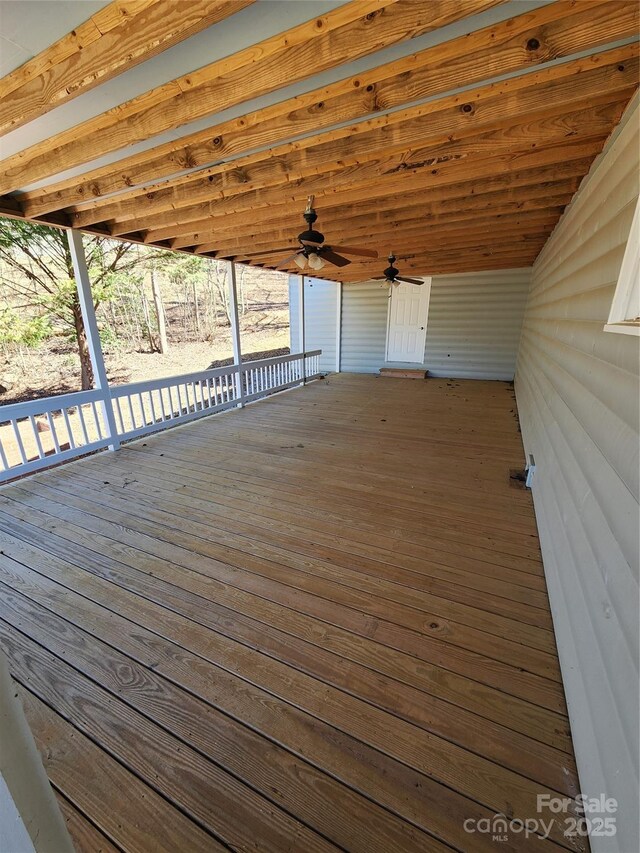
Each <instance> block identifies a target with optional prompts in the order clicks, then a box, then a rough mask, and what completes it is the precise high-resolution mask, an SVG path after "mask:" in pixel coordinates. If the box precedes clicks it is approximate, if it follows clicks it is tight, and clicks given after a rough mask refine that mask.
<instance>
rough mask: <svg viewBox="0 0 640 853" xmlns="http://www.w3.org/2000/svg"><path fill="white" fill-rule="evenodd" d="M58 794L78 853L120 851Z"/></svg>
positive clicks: (61, 809) (116, 852)
mask: <svg viewBox="0 0 640 853" xmlns="http://www.w3.org/2000/svg"><path fill="white" fill-rule="evenodd" d="M29 698H30V697H29ZM28 701H29V700H27V702H28ZM36 701H37V700H36ZM56 794H57V801H58V806H59V807H60V811H61V812H62V817H63V818H64V822H65V824H66V827H67V831H68V832H69V835H70V836H71V841H72V842H73V846H74V847H75V849H76V851H77V853H118V850H119V848H117V847H116V846H115V845H114V844H112V843H111V841H109V839H108V838H107V837H106V835H103V833H102V832H101V831H100V830H99V829H98V828H97V827H96V826H94V824H93V823H92V822H91V821H90V820H89V819H88V818H87V817H86V816H85V815H84V814H82V812H80V811H79V810H78V809H77V808H76V807H75V806H74V805H73V803H71V802H70V800H68V799H67V798H66V797H65V796H64V795H63V794H61V793H60V792H59V791H57V792H56Z"/></svg>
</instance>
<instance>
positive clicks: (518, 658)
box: [0, 374, 582, 853]
mask: <svg viewBox="0 0 640 853" xmlns="http://www.w3.org/2000/svg"><path fill="white" fill-rule="evenodd" d="M522 464H523V451H522V445H521V441H520V435H519V432H518V423H517V416H516V405H515V400H514V396H513V392H512V389H511V387H510V386H509V384H507V383H499V382H495V383H491V382H473V381H457V380H450V381H447V380H441V379H427V380H426V381H412V380H402V379H389V378H377V377H373V376H367V375H353V374H341V375H338V376H331V377H329V378H328V379H325V380H321V381H318V382H314V383H312V384H310V385H309V386H307V387H306V388H304V389H299V390H295V391H291V392H288V393H284V394H279V395H277V396H274V397H272V398H270V399H268V400H266V401H263V402H259V403H257V404H255V405H251V406H249V407H247V408H246V409H244V410H242V411H236V412H232V413H227V414H224V415H219V416H214V417H209V418H206V419H203V420H201V421H197V422H194V423H191V424H189V425H187V426H184V427H181V428H176V429H173V430H168V431H167V432H165V433H162V434H159V435H157V436H155V437H151V438H146V439H143V440H141V441H138V442H135V443H132V444H130V445H127V446H126V447H124V448H123V449H122V450H120V451H118V452H117V453H115V454H109V453H103V454H100V455H97V456H94V457H92V458H88V459H83V460H80V461H79V462H77V463H74V464H70V465H67V466H64V467H61V468H58V469H55V470H52V471H49V472H45V473H43V474H40V475H37V476H34V477H31V478H28V479H26V480H23V481H21V482H18V483H16V484H13V485H10V486H7V487H5V488H4V489H2V490H1V491H0V552H1V553H0V617H1V619H0V643H1V644H2V646H3V648H4V650H5V652H6V653H7V654H8V656H9V661H10V667H11V671H12V673H13V675H14V677H15V679H16V680H17V682H18V685H19V687H18V689H19V692H20V694H21V696H22V698H23V701H24V706H25V710H26V713H27V717H28V720H29V723H30V725H31V727H32V730H33V733H34V736H35V739H36V742H37V744H38V747H39V749H40V751H41V754H42V756H43V760H44V763H45V767H46V770H47V772H48V774H49V778H50V780H51V782H52V784H53V786H54V788H55V790H56V793H57V795H58V798H59V801H60V803H61V806H62V810H63V813H64V815H65V817H66V819H67V821H68V825H69V828H70V831H71V834H72V836H73V838H74V841H75V843H76V845H77V847H78V849H80V850H89V851H92V853H93V851H96V850H105V851H111V850H114V849H120V850H126V851H133V850H137V851H154V853H155V851H162V850H166V851H173V853H175V851H200V850H207V851H211V850H218V849H220V850H222V849H228V848H230V849H233V850H248V849H251V850H272V851H278V852H280V851H305V853H308V851H315V850H318V851H319V850H334V849H343V850H349V851H372V850H375V851H384V853H390V851H405V850H406V851H409V850H420V851H425V850H426V851H444V850H449V849H451V848H453V849H457V850H463V851H469V850H473V851H476V850H485V849H486V850H489V849H492V850H501V851H507V850H523V849H526V850H537V849H540V848H543V849H544V850H553V849H560V848H561V847H567V848H569V849H582V845H581V842H580V841H579V839H578V840H576V839H573V838H571V837H565V835H564V834H563V831H562V830H563V826H562V824H561V822H560V821H557V822H556V825H555V826H554V828H553V829H552V831H551V837H550V838H548V839H546V840H545V839H542V838H541V837H539V836H537V835H534V836H532V837H531V838H530V839H529V840H528V841H526V842H525V840H524V836H523V834H522V833H521V832H518V831H516V830H514V828H513V826H515V825H513V826H512V828H511V829H510V830H509V832H508V837H507V838H506V839H505V840H503V841H501V842H496V841H494V840H493V839H492V836H491V834H489V833H487V832H481V831H478V830H477V828H478V826H482V824H478V823H477V821H478V820H480V819H481V818H491V817H492V815H494V813H496V812H499V813H503V814H504V815H506V817H507V818H508V819H512V818H515V819H518V818H519V819H522V820H525V819H527V818H529V819H530V818H536V817H540V815H539V814H538V813H537V811H536V795H537V794H541V793H554V792H556V793H558V794H562V795H567V794H569V795H573V794H575V793H576V791H577V778H576V771H575V764H574V759H573V755H572V746H571V740H570V732H569V725H568V721H567V716H566V709H565V704H564V699H563V691H562V683H561V678H560V672H559V667H558V660H557V655H556V649H555V642H554V635H553V630H552V623H551V616H550V612H549V606H548V600H547V593H546V588H545V582H544V576H543V570H542V565H541V561H540V553H539V548H538V539H537V533H536V524H535V518H534V513H533V508H532V501H531V496H530V494H529V493H528V492H527V491H525V490H524V489H522V488H520V487H518V484H514V482H513V481H511V480H510V477H509V471H510V469H513V468H520V467H522ZM465 822H466V823H465ZM473 829H476V831H475V832H472V831H470V830H473Z"/></svg>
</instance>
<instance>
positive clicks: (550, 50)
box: [24, 3, 637, 215]
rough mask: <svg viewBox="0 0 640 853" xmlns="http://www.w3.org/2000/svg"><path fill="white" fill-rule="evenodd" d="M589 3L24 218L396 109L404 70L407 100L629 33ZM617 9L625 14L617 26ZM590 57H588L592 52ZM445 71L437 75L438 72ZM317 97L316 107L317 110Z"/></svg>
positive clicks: (109, 178) (194, 147)
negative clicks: (588, 11) (531, 47)
mask: <svg viewBox="0 0 640 853" xmlns="http://www.w3.org/2000/svg"><path fill="white" fill-rule="evenodd" d="M590 9H593V12H594V15H595V18H594V19H593V20H591V19H590V16H589V17H588V16H586V15H584V14H583V13H582V12H580V13H578V14H577V16H576V7H575V6H574V5H572V4H570V3H554V4H551V5H550V6H545V7H543V8H541V9H536V10H534V11H533V12H529V13H526V14H525V15H520V16H518V17H516V18H513V19H511V20H509V21H506V22H503V23H500V24H497V25H496V26H493V27H487V28H485V29H483V30H481V31H479V32H477V33H473V34H471V35H465V36H464V37H463V38H461V39H455V40H453V41H451V42H449V43H447V44H445V45H437V46H434V47H433V48H430V49H429V50H427V51H423V52H422V53H421V54H417V55H414V56H413V57H411V58H409V59H408V60H405V59H402V60H399V61H396V62H393V63H389V64H387V65H384V66H382V67H381V68H379V69H374V70H372V71H369V72H367V73H366V74H364V75H358V76H357V77H352V78H348V79H345V80H343V81H340V82H338V83H334V84H332V85H331V86H329V87H327V88H325V89H323V90H315V91H313V92H310V93H308V94H305V95H301V96H298V97H297V98H295V99H291V100H288V101H284V102H283V103H281V104H277V105H274V106H272V107H268V108H265V109H263V110H260V111H257V112H254V113H250V114H248V115H245V116H243V117H242V119H241V120H234V121H231V122H227V123H224V124H220V125H217V126H216V127H215V128H214V130H213V131H212V130H211V129H207V130H206V131H202V132H199V133H196V134H191V135H189V136H187V137H185V138H184V139H182V140H179V141H177V142H171V143H167V144H165V145H163V146H159V147H157V148H155V149H153V150H152V151H145V152H144V153H143V154H140V155H136V156H133V157H128V158H125V159H123V160H120V161H119V162H118V163H117V164H116V165H115V166H112V165H110V166H106V167H103V168H101V169H97V170H92V171H91V172H89V173H87V174H86V175H85V176H83V177H82V178H81V179H77V178H74V179H70V180H67V181H62V182H58V183H56V184H54V185H53V186H52V187H49V188H46V189H45V190H43V191H38V192H35V193H30V194H28V195H27V196H26V197H25V199H24V200H25V203H26V204H27V206H29V207H31V215H39V214H41V213H44V212H49V211H51V210H55V209H59V208H62V207H66V206H69V205H70V204H73V203H78V202H80V201H82V200H84V199H87V198H94V197H99V196H106V195H107V194H109V193H113V192H118V191H125V190H127V189H128V188H129V187H131V186H135V185H137V184H145V183H149V182H151V181H155V180H158V179H159V178H162V177H165V176H168V175H170V174H172V173H174V172H175V171H176V168H177V167H178V168H184V167H185V166H186V165H188V166H204V165H206V164H208V163H211V162H212V161H213V160H215V159H216V158H218V157H221V156H225V157H228V156H238V155H240V154H242V153H243V152H246V151H248V150H250V149H251V148H255V147H257V146H263V145H270V144H274V143H276V142H278V141H280V140H282V139H286V138H287V137H290V136H291V135H298V134H303V133H307V132H309V131H316V132H317V131H318V130H320V129H322V128H325V127H328V126H330V125H331V124H335V123H339V122H347V121H353V120H355V119H357V118H360V117H362V116H364V115H367V114H368V113H371V112H375V110H376V107H377V108H380V107H381V106H382V107H385V108H388V107H391V106H398V105H400V104H402V103H406V101H407V94H408V93H407V83H406V79H407V71H410V74H411V98H412V99H414V100H418V99H419V98H420V97H421V96H424V95H426V94H428V95H433V94H438V93H440V92H444V91H446V90H447V89H451V88H453V87H454V86H455V85H469V84H471V83H479V82H481V81H482V80H485V79H487V77H489V76H492V75H498V74H504V73H506V72H509V71H516V70H519V69H523V68H529V67H531V66H532V65H534V66H535V65H536V64H537V63H540V62H543V61H545V60H547V59H549V58H551V57H554V58H555V57H561V56H568V55H570V54H572V53H577V52H579V51H580V50H583V49H585V48H588V47H592V46H595V45H596V44H602V43H605V42H606V41H607V40H609V41H610V40H613V39H615V38H621V37H623V36H624V35H625V34H626V35H629V34H632V33H635V31H636V30H637V24H636V23H635V20H634V18H633V15H634V10H633V9H632V8H631V5H630V4H619V5H618V7H617V8H615V9H614V8H613V6H607V5H606V4H600V5H599V6H593V5H591V6H590ZM620 15H622V16H623V17H628V18H629V20H628V21H627V22H626V23H624V22H623V21H622V20H621V18H620ZM607 19H608V20H607ZM532 39H537V41H538V43H539V44H540V45H541V47H540V48H538V49H537V50H536V51H529V50H523V49H522V45H527V44H528V43H531V40H532ZM591 61H595V62H597V59H594V58H593V57H592V58H591ZM444 68H447V74H446V75H442V74H441V73H439V71H438V69H444ZM318 103H321V104H322V108H321V109H318V107H317V105H318ZM212 140H213V143H212Z"/></svg>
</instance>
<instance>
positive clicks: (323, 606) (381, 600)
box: [6, 499, 559, 681]
mask: <svg viewBox="0 0 640 853" xmlns="http://www.w3.org/2000/svg"><path fill="white" fill-rule="evenodd" d="M29 508H30V512H31V513H35V515H36V517H38V518H39V519H40V523H41V524H42V526H43V527H44V528H45V529H49V530H50V529H52V528H53V529H55V527H56V524H57V522H56V520H55V517H54V518H52V519H51V521H48V520H47V519H46V518H45V517H44V514H43V513H42V510H41V508H40V507H39V506H38V505H37V502H36V500H35V499H32V502H31V503H30V504H29ZM101 510H102V512H103V514H104V515H106V516H108V517H117V516H116V515H114V512H113V511H108V510H106V508H104V506H103V507H101ZM6 511H7V512H9V513H10V514H12V515H15V516H16V517H18V518H22V519H23V520H24V519H25V518H28V517H29V511H27V512H22V511H21V510H20V509H19V508H18V507H17V505H16V506H15V507H14V506H10V507H7V509H6ZM59 515H60V516H61V517H62V518H63V519H64V520H65V527H64V537H65V539H66V540H68V542H76V543H77V544H79V545H84V546H87V547H90V544H91V540H92V538H93V540H94V541H103V542H104V543H105V545H108V544H109V543H108V541H107V540H108V539H110V538H111V537H110V536H109V533H113V531H112V530H111V528H110V526H109V524H108V523H106V522H101V521H100V520H99V519H97V518H94V517H93V516H84V517H82V515H81V513H77V516H80V517H76V516H74V513H73V511H72V510H63V509H60V510H59ZM73 519H75V522H74V521H73ZM122 523H124V522H123V521H121V522H120V524H122ZM80 524H82V525H83V526H82V527H80ZM156 526H157V525H156ZM152 527H153V524H152V523H151V522H149V521H145V520H143V519H141V518H138V517H136V518H133V519H132V520H131V522H130V531H131V532H129V530H124V531H123V532H122V534H120V536H119V540H120V541H122V543H124V544H126V545H131V546H133V547H136V544H135V543H136V542H138V543H139V542H141V541H143V542H144V543H145V549H146V550H147V552H148V553H150V554H153V555H155V556H156V557H161V558H162V557H163V556H166V557H169V556H170V557H171V559H173V561H174V562H175V563H176V565H178V566H184V567H185V568H189V569H194V568H195V569H196V571H197V566H198V565H200V566H201V572H207V573H208V574H211V576H212V577H214V578H215V579H216V580H218V581H221V582H225V579H228V580H231V579H233V580H234V582H235V583H236V584H239V585H241V587H242V588H243V589H247V590H248V591H253V592H257V593H258V594H261V595H263V596H264V597H266V598H269V599H270V600H273V601H277V602H279V603H287V602H291V601H295V602H296V603H298V602H299V604H298V606H299V607H304V609H305V612H308V613H310V614H311V615H314V614H316V615H318V614H319V615H321V618H323V619H325V621H330V622H334V623H335V622H336V620H338V622H339V621H340V615H341V614H344V615H345V616H347V615H348V614H347V613H346V610H348V611H356V612H358V613H360V614H362V616H363V617H364V616H368V617H369V618H370V617H374V618H375V619H378V620H380V624H381V628H380V634H381V635H382V633H383V631H382V626H383V625H386V626H387V627H388V633H389V635H390V636H395V634H396V633H398V634H399V636H400V637H401V642H402V643H403V646H404V647H406V649H407V650H408V649H411V651H412V652H413V653H416V651H417V650H418V649H419V648H420V643H421V642H422V638H424V637H428V636H437V637H442V638H443V639H445V640H446V642H447V643H451V644H452V645H455V646H458V647H461V648H464V649H467V650H468V651H472V650H475V651H478V652H480V653H481V654H484V655H485V656H486V657H489V658H491V659H493V660H499V661H502V662H504V663H511V664H514V665H516V666H521V667H522V668H523V669H525V670H526V671H527V672H532V673H534V674H537V675H541V676H542V677H544V678H549V679H552V680H554V681H559V670H558V666H557V662H556V660H555V658H554V654H553V652H554V651H555V649H553V650H552V649H551V648H550V646H549V645H548V643H549V641H546V640H545V639H544V635H543V634H542V633H541V632H540V633H536V632H535V630H534V629H533V628H531V627H530V626H527V625H525V624H524V623H518V626H517V629H515V630H517V636H518V637H519V635H520V634H523V635H527V642H528V645H524V644H522V643H520V642H518V643H516V642H514V641H513V640H511V639H508V638H507V637H505V636H500V634H507V635H508V632H509V629H508V627H507V625H508V622H509V620H507V619H505V618H504V617H497V616H496V617H495V623H496V624H495V627H494V633H489V632H487V631H485V630H482V628H478V627H476V625H477V620H479V619H480V616H479V615H478V614H476V613H475V612H473V611H471V610H470V609H469V608H467V611H466V612H467V615H468V616H469V619H466V620H465V621H471V617H472V618H473V622H474V623H475V624H474V625H467V624H465V623H464V622H462V621H460V616H458V621H453V620H451V618H448V617H445V616H443V615H441V614H440V613H437V612H433V610H434V609H435V610H437V611H445V610H450V609H451V605H448V604H446V603H439V604H438V605H437V607H436V608H433V609H432V613H431V614H430V613H429V612H427V611H424V610H420V611H419V610H417V609H414V608H411V607H409V606H407V605H402V604H400V603H396V602H395V601H394V600H393V599H390V598H385V597H377V596H375V593H371V592H368V593H365V591H364V590H367V589H372V590H375V589H376V588H377V585H378V583H379V582H378V583H374V582H368V581H367V579H366V577H361V576H360V575H358V577H357V578H355V579H354V580H353V581H352V583H353V584H354V586H349V587H347V586H341V585H340V584H339V580H338V578H339V577H340V576H341V575H344V574H346V573H345V570H344V569H340V570H339V571H333V572H332V571H331V570H330V569H325V570H324V572H323V575H324V577H323V579H316V577H315V576H314V575H312V574H307V573H306V572H298V574H296V573H295V571H292V568H289V566H291V567H295V566H304V565H305V561H304V560H302V559H300V558H295V557H293V556H289V554H288V553H283V554H282V555H279V558H280V559H281V561H282V562H281V563H274V562H271V561H269V562H267V560H268V558H267V559H265V558H264V557H262V556H260V555H262V554H268V553H270V549H268V548H267V547H266V546H262V545H260V544H258V543H243V544H242V547H243V548H244V549H246V550H243V551H236V552H235V553H234V552H233V549H230V548H229V547H228V546H227V547H225V546H222V545H219V544H218V543H217V542H215V541H211V542H209V541H207V540H200V539H195V537H193V535H191V534H183V533H180V532H179V531H177V530H175V529H165V528H161V527H158V532H157V536H156V537H152V535H150V531H151V528H152ZM89 530H90V531H92V535H88V534H87V532H86V531H89ZM226 538H227V539H228V540H229V541H233V539H234V537H233V536H227V537H226ZM224 539H225V537H224V536H223V535H222V534H220V533H216V540H219V541H221V540H224ZM190 540H193V542H192V544H191V545H189V541H190ZM173 543H175V544H173ZM274 557H275V555H272V560H273V558H274ZM209 560H213V561H214V562H209ZM225 560H226V561H227V562H224V561H225ZM322 565H323V564H320V563H319V562H318V561H314V563H313V567H314V569H315V571H316V572H318V570H319V568H320V567H322ZM238 569H240V570H241V571H240V572H238ZM332 575H333V576H334V577H333V579H331V576H332ZM336 576H337V577H336ZM355 584H358V586H355ZM391 594H392V593H391ZM380 595H382V594H380ZM292 596H293V598H292ZM400 597H404V596H400ZM329 602H331V604H329ZM432 603H433V602H432ZM499 623H500V624H499ZM511 631H512V634H511V636H514V634H513V631H514V628H511ZM402 638H403V639H402ZM551 643H552V641H551Z"/></svg>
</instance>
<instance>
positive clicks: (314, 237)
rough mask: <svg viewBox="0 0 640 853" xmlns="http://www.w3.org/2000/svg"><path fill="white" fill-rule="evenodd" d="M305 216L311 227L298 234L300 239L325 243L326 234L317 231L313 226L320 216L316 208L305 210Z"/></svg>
mask: <svg viewBox="0 0 640 853" xmlns="http://www.w3.org/2000/svg"><path fill="white" fill-rule="evenodd" d="M304 218H305V220H306V222H307V225H308V226H309V228H308V229H307V230H306V231H302V232H301V233H300V234H298V240H300V242H302V241H303V240H306V241H307V242H309V243H324V234H321V233H320V232H319V231H315V230H314V228H313V223H314V222H315V221H316V219H317V218H318V214H317V213H316V212H315V210H307V211H305V213H304Z"/></svg>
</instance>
